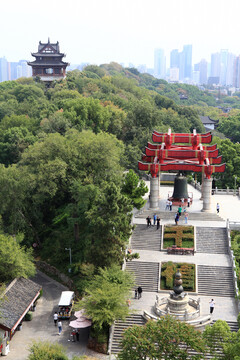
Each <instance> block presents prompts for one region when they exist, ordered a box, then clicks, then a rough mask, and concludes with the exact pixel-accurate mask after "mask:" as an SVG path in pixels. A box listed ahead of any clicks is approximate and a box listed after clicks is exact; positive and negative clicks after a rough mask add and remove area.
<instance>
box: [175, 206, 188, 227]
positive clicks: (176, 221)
mask: <svg viewBox="0 0 240 360" xmlns="http://www.w3.org/2000/svg"><path fill="white" fill-rule="evenodd" d="M182 213H183V216H184V221H185V224H187V223H188V216H189V215H188V212H187V210H186V208H184V209H183V208H182V206H181V205H179V207H178V211H177V213H176V214H175V224H176V225H178V222H179V220H180V217H181V216H182Z"/></svg>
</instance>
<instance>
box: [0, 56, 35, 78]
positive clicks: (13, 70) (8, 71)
mask: <svg viewBox="0 0 240 360" xmlns="http://www.w3.org/2000/svg"><path fill="white" fill-rule="evenodd" d="M30 76H31V67H30V66H28V64H27V60H20V61H19V62H8V61H7V60H6V58H5V57H4V58H0V82H3V81H8V80H16V79H18V78H20V77H30Z"/></svg>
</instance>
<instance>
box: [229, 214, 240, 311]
mask: <svg viewBox="0 0 240 360" xmlns="http://www.w3.org/2000/svg"><path fill="white" fill-rule="evenodd" d="M234 223H235V222H234ZM231 224H232V222H230V221H229V219H227V221H226V228H227V237H228V241H227V244H228V252H229V256H230V262H231V266H232V273H233V281H234V289H235V295H236V297H237V301H238V309H239V311H240V301H239V289H238V283H237V273H236V259H235V256H234V254H233V250H232V243H231V234H230V232H231ZM235 224H236V223H235ZM239 225H240V224H239Z"/></svg>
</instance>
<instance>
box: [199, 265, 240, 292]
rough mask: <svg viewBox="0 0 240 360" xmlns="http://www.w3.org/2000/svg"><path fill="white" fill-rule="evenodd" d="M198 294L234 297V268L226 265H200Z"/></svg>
mask: <svg viewBox="0 0 240 360" xmlns="http://www.w3.org/2000/svg"><path fill="white" fill-rule="evenodd" d="M197 272H198V294H199V295H206V296H211V297H213V298H214V296H223V297H234V296H235V292H234V283H233V274H232V269H231V268H230V267H226V266H206V265H198V267H197Z"/></svg>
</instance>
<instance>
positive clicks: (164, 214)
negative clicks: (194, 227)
mask: <svg viewBox="0 0 240 360" xmlns="http://www.w3.org/2000/svg"><path fill="white" fill-rule="evenodd" d="M176 211H177V208H175V209H173V211H169V210H166V211H160V210H159V211H158V210H156V211H154V210H152V209H151V210H150V209H148V210H145V211H144V212H143V213H139V214H136V215H135V218H140V219H146V217H147V216H150V217H151V218H152V219H153V215H154V214H157V215H158V216H159V217H160V219H161V220H169V222H170V223H171V222H173V223H174V215H175V214H176ZM188 213H189V217H188V220H189V221H191V220H192V221H195V220H197V221H224V219H222V218H221V217H220V216H219V215H217V214H215V213H204V212H192V213H191V208H190V210H189V211H188ZM182 219H183V217H182ZM181 222H182V220H180V223H181Z"/></svg>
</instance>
